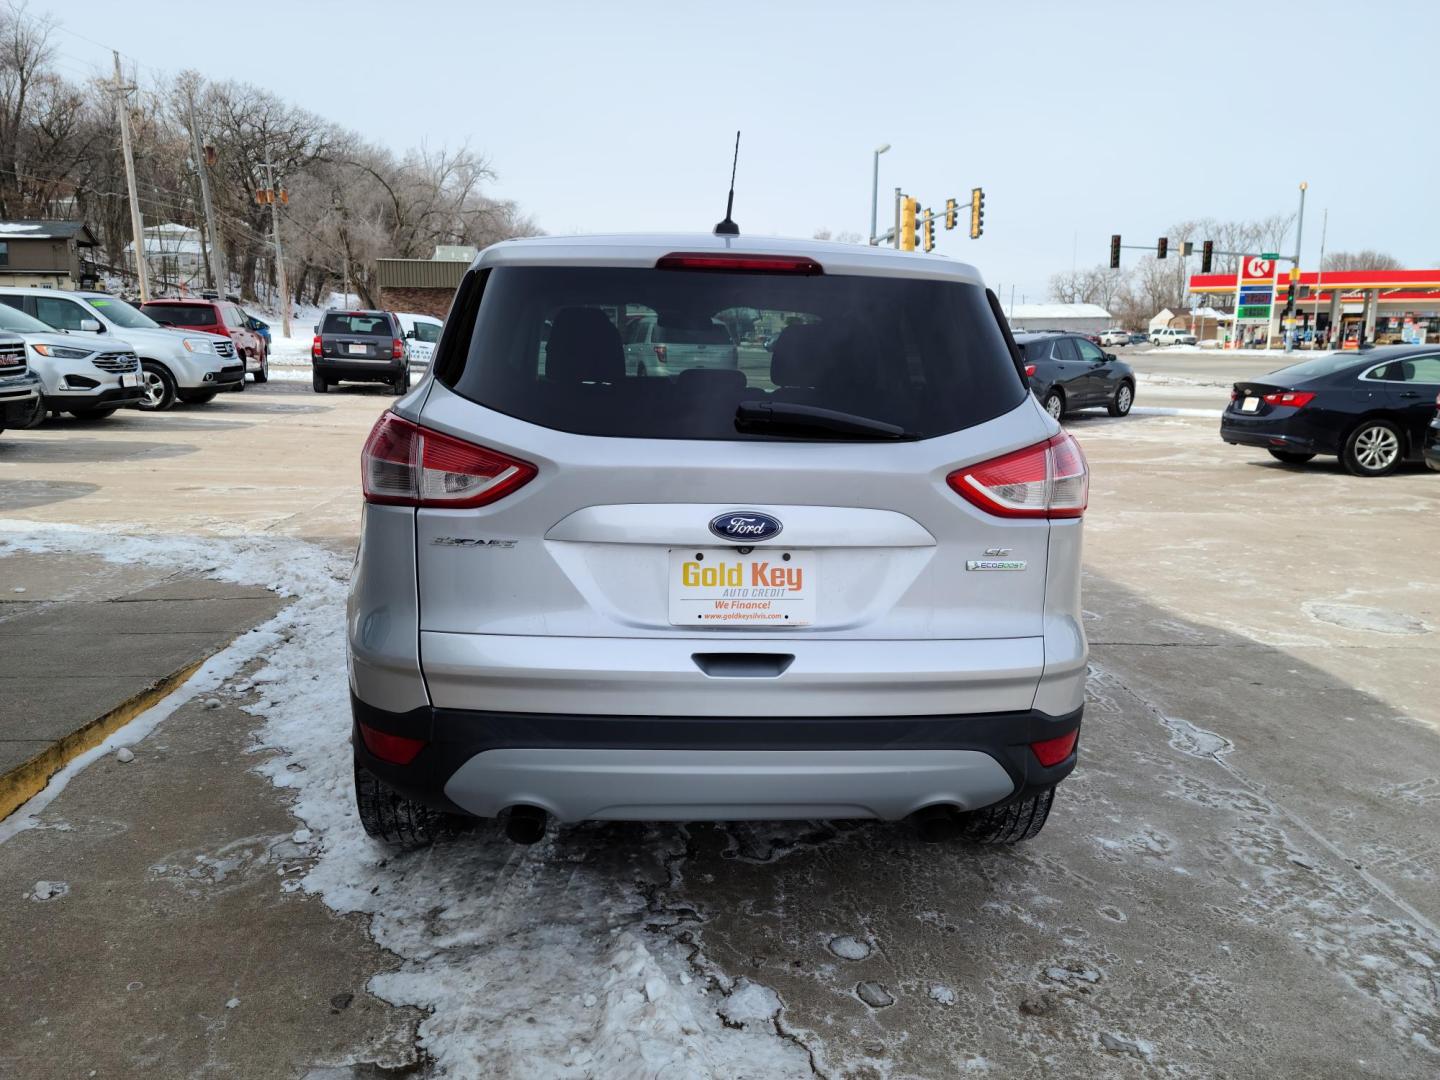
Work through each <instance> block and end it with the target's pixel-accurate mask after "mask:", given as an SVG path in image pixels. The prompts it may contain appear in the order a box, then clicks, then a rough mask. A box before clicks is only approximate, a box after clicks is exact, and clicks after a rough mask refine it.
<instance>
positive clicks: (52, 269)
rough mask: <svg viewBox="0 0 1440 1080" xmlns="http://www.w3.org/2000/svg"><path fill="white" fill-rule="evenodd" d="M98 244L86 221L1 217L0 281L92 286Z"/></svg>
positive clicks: (4, 282) (0, 282)
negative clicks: (5, 219)
mask: <svg viewBox="0 0 1440 1080" xmlns="http://www.w3.org/2000/svg"><path fill="white" fill-rule="evenodd" d="M96 246H97V241H96V239H95V234H94V233H93V232H91V231H90V227H89V226H88V225H86V224H85V223H84V222H83V221H0V285H11V286H14V285H19V286H26V285H29V286H36V287H41V288H50V289H83V288H93V287H94V285H95V283H96V276H95V269H94V260H93V252H94V250H95V248H96Z"/></svg>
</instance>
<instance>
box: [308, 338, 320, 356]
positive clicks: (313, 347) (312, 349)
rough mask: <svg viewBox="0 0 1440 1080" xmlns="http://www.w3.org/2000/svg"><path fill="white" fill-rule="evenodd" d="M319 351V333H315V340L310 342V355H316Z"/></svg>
mask: <svg viewBox="0 0 1440 1080" xmlns="http://www.w3.org/2000/svg"><path fill="white" fill-rule="evenodd" d="M320 353H321V348H320V335H319V334H316V335H315V340H314V341H312V342H311V343H310V355H311V357H316V356H319V355H320Z"/></svg>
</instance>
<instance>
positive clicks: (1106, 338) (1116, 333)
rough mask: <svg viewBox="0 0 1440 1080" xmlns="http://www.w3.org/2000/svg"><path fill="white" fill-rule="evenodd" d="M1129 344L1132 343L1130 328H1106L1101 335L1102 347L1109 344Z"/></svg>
mask: <svg viewBox="0 0 1440 1080" xmlns="http://www.w3.org/2000/svg"><path fill="white" fill-rule="evenodd" d="M1129 344H1130V331H1129V330H1106V331H1105V332H1104V333H1103V334H1101V335H1100V345H1101V347H1102V348H1103V347H1104V346H1107V345H1109V346H1115V345H1129Z"/></svg>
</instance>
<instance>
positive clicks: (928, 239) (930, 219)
mask: <svg viewBox="0 0 1440 1080" xmlns="http://www.w3.org/2000/svg"><path fill="white" fill-rule="evenodd" d="M922 232H923V235H924V238H925V250H926V251H934V250H935V215H934V214H932V213H931V212H930V211H929V210H928V209H927V210H926V211H925V225H924V229H923V230H922Z"/></svg>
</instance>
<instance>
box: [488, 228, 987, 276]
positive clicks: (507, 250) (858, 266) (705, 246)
mask: <svg viewBox="0 0 1440 1080" xmlns="http://www.w3.org/2000/svg"><path fill="white" fill-rule="evenodd" d="M691 251H693V252H705V253H713V252H721V251H724V252H734V253H736V254H745V255H801V256H806V257H809V258H811V259H814V260H815V261H816V262H818V263H819V264H820V265H821V266H822V267H823V268H824V269H825V272H826V273H829V274H848V275H860V276H874V277H911V278H931V279H934V278H941V279H945V280H950V281H963V282H968V283H970V284H973V285H983V284H984V281H983V280H982V279H981V277H980V273H979V271H978V270H976V269H975V268H974V267H973V266H971V265H970V264H968V263H963V262H957V261H956V260H954V259H947V258H945V257H944V256H943V255H922V254H920V253H918V252H912V251H896V250H895V249H894V248H888V247H871V246H870V245H868V244H838V243H833V242H830V241H825V240H790V239H782V238H780V237H773V236H716V235H714V234H713V233H653V234H648V233H623V234H616V235H611V236H526V237H521V238H519V239H515V240H502V241H500V242H499V243H498V244H492V245H491V246H490V247H487V248H486V249H485V250H484V251H482V252H480V254H479V255H477V256H476V258H475V263H474V265H475V266H586V265H597V266H633V267H653V266H654V265H655V263H656V261H657V260H658V259H660V258H661V257H663V256H665V255H670V254H673V253H675V252H691Z"/></svg>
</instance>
